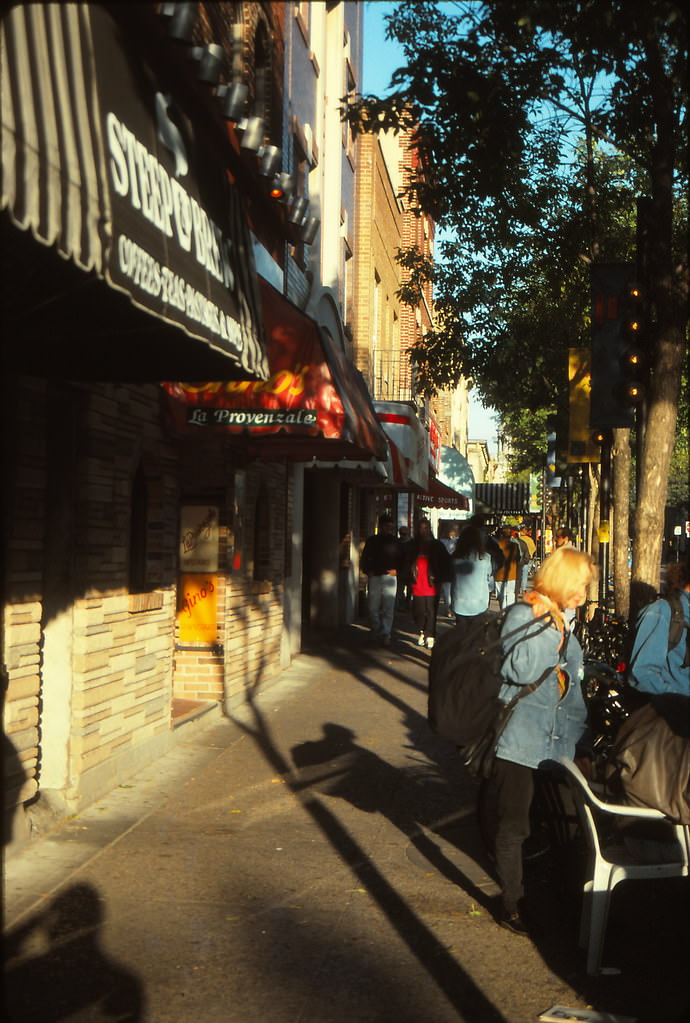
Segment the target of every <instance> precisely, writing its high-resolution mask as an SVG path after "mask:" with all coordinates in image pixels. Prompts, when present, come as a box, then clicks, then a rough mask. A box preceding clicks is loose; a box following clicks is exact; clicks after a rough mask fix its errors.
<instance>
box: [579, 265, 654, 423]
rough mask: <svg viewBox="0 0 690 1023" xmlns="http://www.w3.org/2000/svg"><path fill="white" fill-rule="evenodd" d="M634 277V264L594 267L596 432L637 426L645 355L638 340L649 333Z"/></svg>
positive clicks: (593, 396) (592, 408) (593, 398)
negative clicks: (636, 409)
mask: <svg viewBox="0 0 690 1023" xmlns="http://www.w3.org/2000/svg"><path fill="white" fill-rule="evenodd" d="M634 277H635V267H634V266H633V264H631V263H594V264H593V265H592V268H591V287H592V364H591V374H592V376H591V393H590V415H589V425H590V426H591V427H592V428H593V429H595V430H605V429H613V428H614V427H619V426H620V427H626V426H632V425H633V422H634V411H633V409H634V401H635V400H636V399H635V398H634V396H635V394H636V393H637V389H638V388H641V386H642V381H641V380H637V378H636V377H635V373H636V372H637V370H638V366H640V365H641V355H642V349H641V348H640V347H639V344H638V343H637V342H636V341H635V338H636V337H638V336H641V334H643V333H644V319H643V317H642V311H643V302H642V296H641V291H640V289H639V288H638V287H637V286H635V285H634V284H633V283H632V282H633V281H634ZM640 339H641V338H640ZM637 353H639V356H638V354H637ZM638 359H639V361H638Z"/></svg>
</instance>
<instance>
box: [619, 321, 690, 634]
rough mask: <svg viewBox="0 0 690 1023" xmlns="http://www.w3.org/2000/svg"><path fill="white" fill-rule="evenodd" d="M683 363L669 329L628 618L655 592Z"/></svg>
mask: <svg viewBox="0 0 690 1023" xmlns="http://www.w3.org/2000/svg"><path fill="white" fill-rule="evenodd" d="M684 357H685V351H684V344H683V335H682V332H681V331H676V330H673V328H670V329H669V330H668V332H667V336H666V338H664V339H662V340H660V341H659V343H658V345H657V360H656V365H655V367H654V375H653V378H652V383H651V400H650V403H649V414H648V417H647V427H646V430H645V437H644V444H643V447H642V465H641V469H640V492H639V494H638V495H637V507H636V510H635V541H634V545H633V566H632V579H631V593H630V603H631V614H636V613H637V611H638V610H639V609H640V608H641V607H644V605H645V604H647V603H649V602H650V600H651V599H653V597H654V596H655V594H656V593H657V592H658V590H659V579H660V571H661V545H662V541H663V535H664V510H665V507H666V488H667V486H668V474H669V468H670V465H671V454H672V451H673V444H674V439H675V433H676V419H677V414H678V398H679V395H680V378H681V372H682V369H683V359H684Z"/></svg>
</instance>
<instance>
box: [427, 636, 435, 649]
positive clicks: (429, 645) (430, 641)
mask: <svg viewBox="0 0 690 1023" xmlns="http://www.w3.org/2000/svg"><path fill="white" fill-rule="evenodd" d="M435 642H436V640H435V639H434V637H433V636H429V638H428V639H427V641H426V646H427V650H432V649H433V646H434V643H435Z"/></svg>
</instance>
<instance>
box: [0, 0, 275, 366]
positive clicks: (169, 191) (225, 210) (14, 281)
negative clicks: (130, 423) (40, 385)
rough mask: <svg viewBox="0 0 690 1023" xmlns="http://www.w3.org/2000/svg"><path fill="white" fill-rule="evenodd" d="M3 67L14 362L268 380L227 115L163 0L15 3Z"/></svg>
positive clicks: (5, 239)
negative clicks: (198, 77) (202, 83)
mask: <svg viewBox="0 0 690 1023" xmlns="http://www.w3.org/2000/svg"><path fill="white" fill-rule="evenodd" d="M0 64H1V75H2V78H1V81H0V86H1V89H0V92H1V102H2V107H1V113H2V192H1V194H0V211H1V215H0V232H1V235H0V241H1V242H2V248H3V262H2V273H3V298H4V306H5V308H4V310H3V315H4V324H3V327H4V331H5V333H6V335H9V336H10V337H14V338H17V339H18V340H17V341H16V342H15V343H14V344H12V345H9V344H8V342H7V341H6V345H7V346H8V348H9V349H10V350H9V351H8V352H7V353H6V355H7V356H8V362H9V364H10V366H11V368H17V369H20V370H22V369H23V370H27V371H31V372H34V373H36V372H39V373H43V374H45V375H51V374H53V373H55V372H58V373H64V374H65V375H68V376H70V377H75V378H81V379H85V378H90V379H121V380H124V379H132V380H139V379H156V380H161V379H166V378H168V379H169V378H171V377H172V376H174V375H178V374H181V373H185V374H187V373H192V372H196V373H197V374H198V373H199V372H201V373H202V374H203V375H207V374H210V373H216V374H218V376H217V378H218V379H233V378H237V377H242V378H252V379H265V378H266V375H267V365H266V360H265V352H264V350H263V346H262V343H261V337H262V330H261V323H260V309H259V301H258V294H257V290H256V274H255V271H254V262H253V252H252V247H251V245H250V241H249V232H248V227H247V224H246V222H245V218H244V215H243V211H242V206H241V198H240V195H239V192H238V189H237V187H236V186H235V184H234V183H233V181H232V180H231V177H230V175H229V173H228V160H227V159H226V157H228V153H229V150H230V143H229V140H228V138H227V133H226V132H225V127H224V122H223V121H222V119H220V115H219V114H218V113H217V111H215V108H214V107H213V106H212V104H211V102H210V96H209V95H208V90H206V91H204V90H203V89H200V87H199V85H198V83H197V82H196V81H195V79H194V77H193V73H192V71H191V62H190V61H189V60H188V58H187V57H186V54H185V51H184V48H182V47H180V45H179V44H177V43H176V42H175V41H174V40H173V39H171V38H170V37H169V36H167V35H166V34H165V33H164V32H163V30H162V28H161V26H160V23H159V19H158V20H157V19H156V17H155V14H154V13H153V10H152V5H146V4H139V5H127V4H120V5H101V4H86V3H68V4H51V3H47V4H41V3H30V4H14V5H11V6H9V7H7V8H6V9H5V10H4V12H3V15H2V21H1V23H0ZM214 117H216V118H217V119H218V123H216V121H215V120H214ZM228 158H229V157H228ZM58 257H61V258H58Z"/></svg>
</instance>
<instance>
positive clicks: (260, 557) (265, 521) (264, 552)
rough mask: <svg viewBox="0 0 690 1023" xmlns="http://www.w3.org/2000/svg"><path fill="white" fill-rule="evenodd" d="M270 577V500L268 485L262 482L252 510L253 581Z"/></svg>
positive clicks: (264, 580) (263, 580)
mask: <svg viewBox="0 0 690 1023" xmlns="http://www.w3.org/2000/svg"><path fill="white" fill-rule="evenodd" d="M270 578H271V500H270V496H269V493H268V487H267V486H266V484H265V483H262V484H261V486H260V487H259V493H258V494H257V498H256V508H255V511H254V581H255V582H266V581H267V580H269V579H270Z"/></svg>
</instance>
